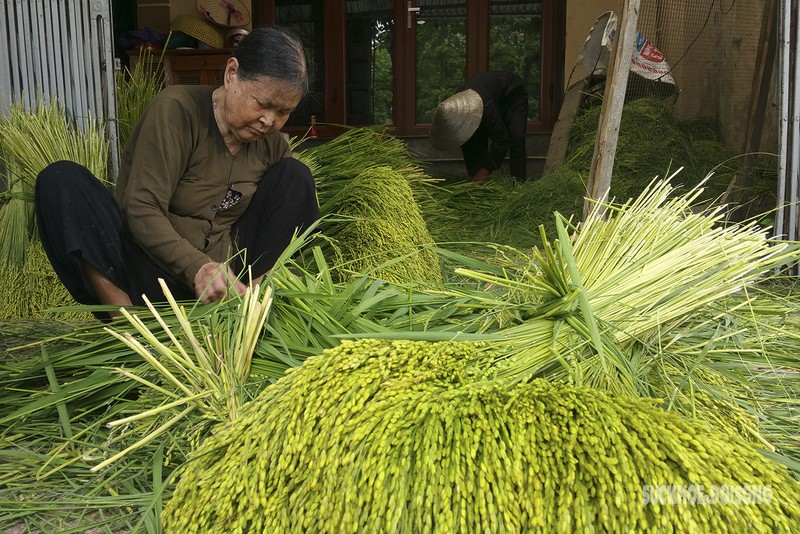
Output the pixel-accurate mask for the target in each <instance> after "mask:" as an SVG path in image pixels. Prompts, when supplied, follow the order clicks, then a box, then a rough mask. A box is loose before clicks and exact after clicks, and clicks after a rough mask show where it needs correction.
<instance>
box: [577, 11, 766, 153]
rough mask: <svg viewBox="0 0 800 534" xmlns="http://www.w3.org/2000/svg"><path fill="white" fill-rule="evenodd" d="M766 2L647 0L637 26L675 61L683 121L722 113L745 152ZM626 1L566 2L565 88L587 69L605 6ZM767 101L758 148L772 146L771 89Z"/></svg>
mask: <svg viewBox="0 0 800 534" xmlns="http://www.w3.org/2000/svg"><path fill="white" fill-rule="evenodd" d="M765 3H766V0H750V1H748V2H736V3H726V5H725V6H722V7H720V4H719V2H715V1H714V0H695V1H693V2H669V3H665V2H659V1H654V0H642V2H641V8H640V12H639V21H640V24H639V31H641V32H642V33H643V34H644V35H645V36H646V37H647V38H648V39H650V40H651V41H652V42H653V43H654V44H655V45H656V47H657V48H658V49H659V50H660V51H661V52H663V53H664V54H665V55H666V59H667V63H669V64H670V66H671V67H673V75H674V77H675V80H676V82H677V85H678V88H679V93H678V95H677V97H675V100H674V101H671V102H673V103H674V110H675V114H676V116H677V117H678V118H679V119H681V120H685V119H691V118H696V117H710V118H713V119H716V120H717V121H719V124H720V127H721V130H722V135H723V138H724V140H725V142H726V144H727V145H728V146H729V147H730V148H732V149H734V150H736V151H740V152H743V151H745V149H746V147H745V144H746V139H747V131H748V127H749V124H750V110H751V102H752V101H753V96H752V95H753V87H754V79H755V75H756V65H755V63H756V57H757V53H758V50H759V48H760V47H761V42H760V41H761V21H762V19H763V15H764V5H765ZM620 4H621V2H620V1H619V0H569V1H568V2H567V13H566V49H565V51H564V73H565V79H564V86H565V87H568V86H569V85H570V83H574V82H575V81H576V80H580V79H581V78H582V77H583V76H584V75H585V74H586V73H585V72H583V71H582V67H578V68H576V69H575V70H574V72H573V67H574V65H575V61H576V59H577V57H578V54H579V52H580V50H581V47H582V46H583V43H584V41H585V40H586V37H587V36H588V34H589V30H590V29H591V26H592V24H593V23H594V21H595V20H596V19H597V17H599V16H600V15H601V14H603V13H604V12H605V11H614V12H615V13H617V14H619V12H618V11H619V7H620ZM667 4H668V5H667ZM665 6H666V7H665ZM570 75H571V79H570ZM771 85H772V84H771ZM768 102H769V104H768V106H767V110H766V116H765V117H764V121H763V122H762V123H759V122H757V123H754V127H756V128H760V130H761V145H760V150H761V151H764V152H773V153H774V152H776V151H777V146H778V129H777V120H778V119H777V106H776V105H775V101H774V97H773V94H772V91H771V92H770V95H769V101H768Z"/></svg>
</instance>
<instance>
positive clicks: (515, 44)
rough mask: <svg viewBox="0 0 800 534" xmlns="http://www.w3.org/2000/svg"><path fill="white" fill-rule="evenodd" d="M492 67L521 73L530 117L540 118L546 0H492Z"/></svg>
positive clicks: (490, 7) (490, 9)
mask: <svg viewBox="0 0 800 534" xmlns="http://www.w3.org/2000/svg"><path fill="white" fill-rule="evenodd" d="M489 68H490V69H491V70H505V71H510V72H514V73H516V74H517V75H519V76H520V77H521V78H522V79H523V80H524V81H525V86H526V87H527V88H528V95H529V96H528V118H529V119H531V120H538V119H539V109H540V93H541V90H540V87H541V74H542V3H541V1H528V2H517V1H514V2H511V1H508V0H491V1H490V3H489Z"/></svg>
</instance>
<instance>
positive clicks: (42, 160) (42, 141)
mask: <svg viewBox="0 0 800 534" xmlns="http://www.w3.org/2000/svg"><path fill="white" fill-rule="evenodd" d="M84 122H85V124H86V126H85V127H83V128H79V127H78V126H77V125H76V124H75V121H74V119H73V118H72V117H70V116H69V114H68V113H67V111H66V110H65V109H64V107H63V106H62V105H61V103H59V102H58V100H56V99H55V98H54V97H53V98H51V99H50V101H49V102H43V101H41V99H40V100H39V101H38V102H37V104H36V105H35V107H34V108H33V109H26V108H25V106H24V104H22V103H19V104H12V105H11V107H10V109H9V114H8V116H5V117H0V145H2V148H3V150H2V151H0V154H7V155H8V156H10V160H9V161H8V163H7V164H8V165H10V166H14V167H15V169H16V170H17V172H18V173H19V174H20V175H21V176H22V178H23V180H25V182H26V184H28V185H29V186H30V187H31V189H32V187H33V184H34V182H35V180H36V176H37V175H38V174H39V172H41V170H42V169H44V168H45V167H47V166H48V165H50V164H51V163H53V162H55V161H60V160H69V161H74V162H76V163H79V164H81V165H83V166H84V167H86V168H87V169H89V170H90V171H91V172H92V174H94V175H95V176H96V177H97V178H98V179H100V180H104V181H108V176H107V175H108V154H109V147H108V138H107V136H106V127H105V125H104V124H103V122H102V121H101V120H100V119H99V118H97V117H86V118H85V120H84Z"/></svg>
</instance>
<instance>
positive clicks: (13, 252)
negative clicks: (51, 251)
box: [0, 140, 33, 269]
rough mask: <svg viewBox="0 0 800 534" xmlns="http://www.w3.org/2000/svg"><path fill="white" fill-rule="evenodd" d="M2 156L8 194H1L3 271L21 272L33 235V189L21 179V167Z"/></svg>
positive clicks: (0, 254) (0, 248)
mask: <svg viewBox="0 0 800 534" xmlns="http://www.w3.org/2000/svg"><path fill="white" fill-rule="evenodd" d="M2 151H3V150H2V140H0V156H2V158H3V161H4V162H5V165H6V176H5V177H2V178H5V180H2V178H0V180H2V181H3V182H4V184H3V185H5V188H3V189H4V191H3V192H2V193H0V267H4V266H9V267H13V268H16V269H18V268H19V267H21V266H22V264H23V263H24V262H25V250H26V249H27V248H28V241H29V240H30V237H31V234H32V231H33V203H32V200H33V188H32V187H31V186H30V184H29V183H26V181H25V180H23V178H22V176H20V174H19V171H18V168H17V165H15V164H14V163H13V161H12V158H11V156H10V155H9V154H8V153H5V155H3V154H2Z"/></svg>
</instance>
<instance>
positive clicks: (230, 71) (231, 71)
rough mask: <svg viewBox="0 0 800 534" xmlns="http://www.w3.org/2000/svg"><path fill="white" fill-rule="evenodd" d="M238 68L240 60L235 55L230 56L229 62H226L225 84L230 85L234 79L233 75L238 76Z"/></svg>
mask: <svg viewBox="0 0 800 534" xmlns="http://www.w3.org/2000/svg"><path fill="white" fill-rule="evenodd" d="M238 70H239V60H238V59H236V58H235V57H231V58H228V62H227V63H226V64H225V74H224V77H223V81H224V82H225V85H228V84H229V83H230V82H231V81H232V80H233V77H234V76H236V72H237V71H238Z"/></svg>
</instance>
